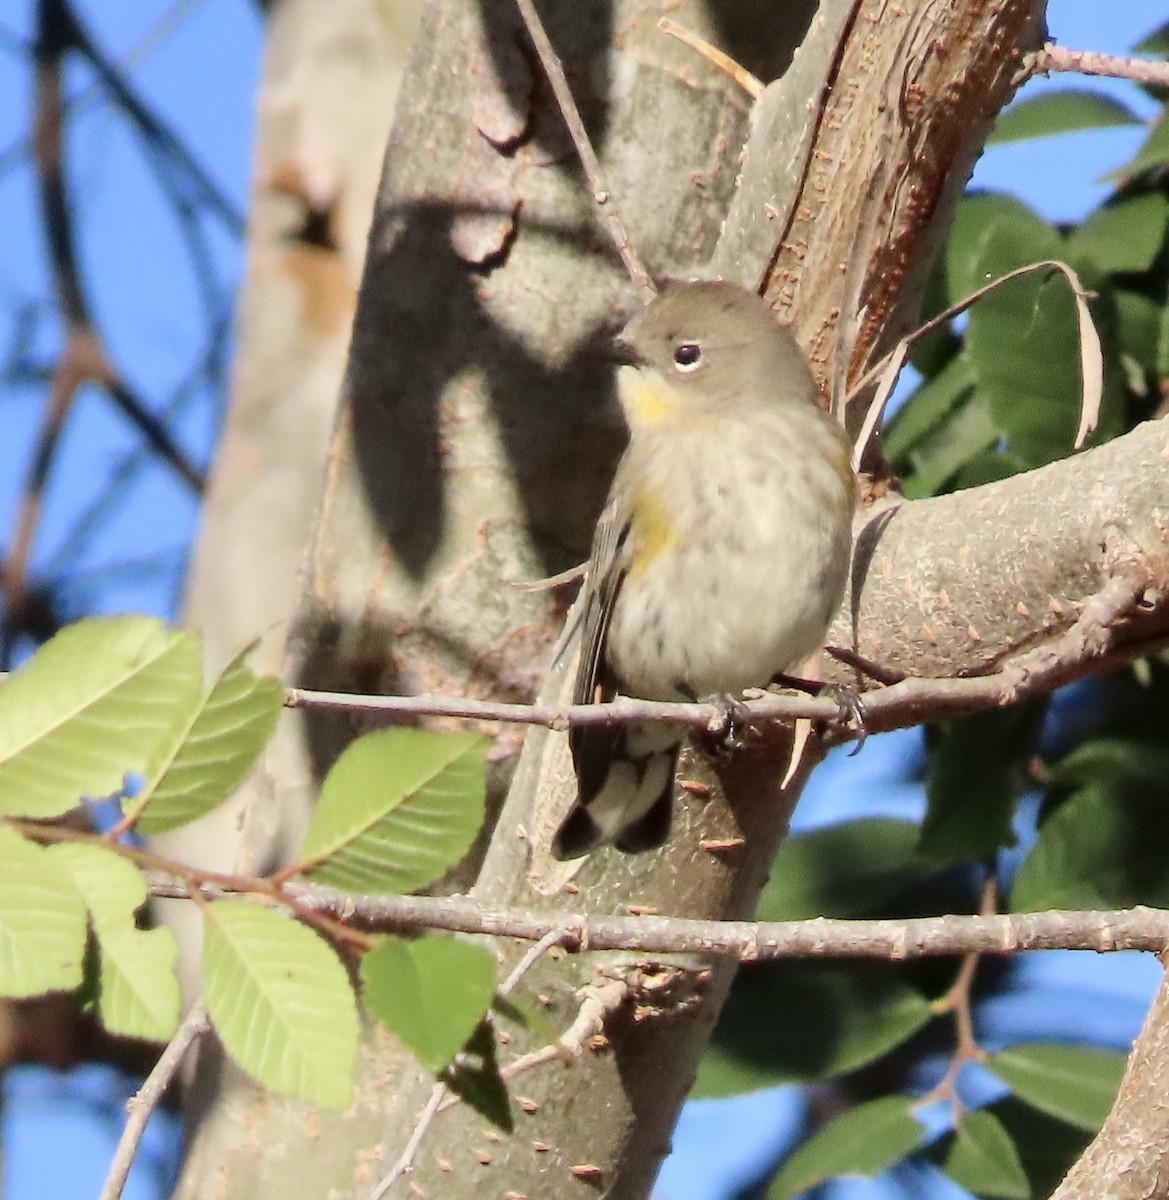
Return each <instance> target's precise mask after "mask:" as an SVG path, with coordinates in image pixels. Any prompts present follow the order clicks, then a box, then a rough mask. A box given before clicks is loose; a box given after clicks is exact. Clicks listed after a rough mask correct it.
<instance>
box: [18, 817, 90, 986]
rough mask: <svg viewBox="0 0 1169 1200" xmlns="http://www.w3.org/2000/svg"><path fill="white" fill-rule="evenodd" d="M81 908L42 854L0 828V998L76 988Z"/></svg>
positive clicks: (81, 952) (82, 952) (81, 938)
mask: <svg viewBox="0 0 1169 1200" xmlns="http://www.w3.org/2000/svg"><path fill="white" fill-rule="evenodd" d="M85 940H86V925H85V905H84V904H83V903H82V900H81V897H80V896H79V895H78V894H77V891H76V889H75V888H74V887H73V885H72V884H71V883H70V882H69V877H68V876H67V875H66V874H65V873H64V871H62V870H61V868H60V867H59V866H58V865H57V864H56V863H55V862H54V861H53V859H52V858H51V857H50V856H49V855H48V854H47V853H46V852H45V850H44V849H43V848H42V847H40V846H37V845H34V844H33V843H32V842H29V841H26V840H25V839H24V838H22V837H21V836H20V835H19V834H18V833H16V831H15V830H12V829H8V828H5V827H4V826H2V825H0V996H11V997H13V998H16V999H20V998H23V997H26V996H39V995H42V994H43V993H45V992H59V991H72V990H73V989H74V988H76V987H80V986H81V980H82V963H83V960H84V955H85Z"/></svg>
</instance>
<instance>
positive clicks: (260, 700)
mask: <svg viewBox="0 0 1169 1200" xmlns="http://www.w3.org/2000/svg"><path fill="white" fill-rule="evenodd" d="M248 650H250V647H248V649H246V650H243V651H241V652H240V653H239V654H238V655H237V656H236V657H235V658H234V659H232V661H231V662H230V663H229V664H228V665H227V666H226V667H225V668H224V671H223V674H222V675H220V677H219V679H218V680H217V681H216V683H215V686H214V687H212V689H211V690H210V691H209V692H208V693H207V695H206V696H205V697H204V698H203V701H202V703H201V704H199V705H198V706H197V707H196V708H194V709H193V710H192V711H191V713H190V725H189V728H188V729H187V731H186V733H185V736H184V737H183V738H182V740H181V741H180V742H179V743H178V744H177V745H176V746H175V748H174V753H173V755H171V756H169V757H168V760H167V761H166V762H165V763H163V764H161V765H160V769H159V772H158V775H157V776H156V778H155V779H154V780H153V781H152V784H153V786H151V787H148V788H147V790H146V792H145V794H144V795H143V796H142V797H141V798H140V799H136V800H135V801H134V802H133V804H132V805H131V806H128V807H129V808H130V811H131V813H133V812H137V811H138V810H141V813H140V815H139V816H137V817H136V818H135V821H134V824H135V826H136V828H137V830H138V832H139V833H143V834H154V833H161V832H163V831H164V830H167V829H174V828H176V827H177V826H179V825H186V824H188V823H189V822H190V821H194V820H196V819H197V818H198V817H201V816H204V815H205V814H206V813H208V812H210V811H211V810H212V809H214V808H215V807H216V806H217V805H219V804H220V803H222V801H223V800H225V799H226V798H227V797H228V796H229V795H230V794H231V793H232V792H233V791H234V790H235V789H236V788H237V787H238V786H239V784H240V783H242V782H243V780H244V778H245V777H246V775H247V773H248V772H249V771H250V770H251V769H252V766H253V764H254V763H255V761H256V759H257V758H258V757H259V755H260V751H261V750H263V748H264V746H265V745H266V744H267V742H268V739H269V738H270V737H271V736H272V731H273V730H274V729H275V728H276V720H277V718H278V717H279V716H280V711H281V708H282V707H283V695H284V693H283V689H282V688H281V686H280V684H279V683H278V682H277V681H276V680H275V679H268V678H257V677H256V676H255V675H253V674H252V672H251V671H249V670H248V668H247V666H245V664H244V656H245V655H246V654H247V653H248Z"/></svg>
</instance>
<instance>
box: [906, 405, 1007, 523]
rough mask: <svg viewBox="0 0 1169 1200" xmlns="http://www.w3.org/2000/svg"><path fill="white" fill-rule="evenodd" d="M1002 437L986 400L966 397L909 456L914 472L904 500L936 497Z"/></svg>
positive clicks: (910, 477)
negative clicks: (946, 484) (969, 463)
mask: <svg viewBox="0 0 1169 1200" xmlns="http://www.w3.org/2000/svg"><path fill="white" fill-rule="evenodd" d="M1001 436H1002V433H1001V431H1000V430H999V427H998V426H997V425H996V424H995V421H994V418H993V417H992V416H991V412H990V406H989V405H988V404H987V402H986V397H985V396H981V395H971V396H969V397H967V398H966V399H965V400H964V401H963V403H961V404H960V405H959V406H958V407H957V408H956V409H955V410H954V412H953V414H952V415H951V416H950V417H949V418H948V419H947V420H945V421H942V422H941V423H940V424H939V425H938V426H937V427H936V428H935V429H933V430H931V431H930V433H929V435H928V436H927V437H925V438H923V439H922V440H921V441H920V442H918V444H917V445H916V446H915V447H914V449H913V453H912V454H911V455H910V456H909V460H910V462H911V463H912V464H913V472H912V474H910V475H907V476H906V478H905V485H904V486H905V494H906V496H908V497H909V498H910V499H911V500H918V499H921V498H922V497H923V496H936V495H937V494H938V493H939V492H940V491H941V490H942V488H943V486H944V485H945V483H946V482H947V481H948V480H949V479H951V478H952V477H953V476H954V475H955V473H956V472H958V471H960V470H961V469H962V467H963V466H964V465H965V464H966V463H968V462H970V461H971V460H972V459H974V458H976V457H977V456H978V455H979V454H981V453H982V452H983V451H984V450H985V449H986V448H987V447H988V446H993V445H994V444H995V443H996V442H997V441H998V440H999V439H1000V438H1001Z"/></svg>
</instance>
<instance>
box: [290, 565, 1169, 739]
mask: <svg viewBox="0 0 1169 1200" xmlns="http://www.w3.org/2000/svg"><path fill="white" fill-rule="evenodd" d="M1114 569H1115V570H1117V573H1116V574H1114V575H1112V576H1110V577H1109V578H1107V579H1106V580H1105V582H1104V584H1103V585H1102V587H1101V590H1100V592H1099V593H1097V595H1095V596H1091V597H1089V598H1088V599H1087V600H1085V601H1084V603H1083V608H1082V611H1081V613H1080V616H1079V618H1078V619H1077V620H1076V621H1075V622H1074V623H1073V624H1072V625H1071V626H1070V627H1069V628H1068V629H1067V630H1066V631H1065V632H1064V633H1063V634H1062V635H1061V636H1060V637H1058V638H1055V639H1054V640H1053V641H1051V642H1048V643H1045V644H1044V645H1041V646H1037V647H1036V648H1035V649H1033V650H1030V651H1027V652H1026V653H1024V654H1021V655H1019V656H1018V657H1017V658H1013V659H1011V660H1010V661H1008V662H1006V663H1004V664H1003V666H1002V668H1001V669H1000V670H999V671H996V672H994V673H992V674H989V675H973V676H961V677H947V678H940V679H932V678H925V677H921V676H910V677H909V678H906V679H903V680H902V681H901V682H899V683H894V684H892V685H891V686H889V687H885V688H878V689H875V690H872V691H868V692H866V693H865V700H864V703H865V726H866V731H867V732H868V733H881V732H886V731H888V730H891V729H902V728H906V727H908V726H911V725H917V724H920V723H921V722H922V721H924V720H932V721H936V720H943V719H946V718H950V717H956V716H962V715H965V714H966V713H970V712H976V711H978V710H980V709H984V708H989V707H994V706H999V707H1001V706H1003V705H1007V704H1014V703H1016V702H1017V701H1019V700H1025V699H1029V698H1030V697H1032V696H1037V695H1043V694H1046V693H1048V692H1051V691H1053V690H1054V689H1055V688H1057V687H1061V686H1063V685H1064V684H1066V683H1070V682H1071V681H1072V680H1074V679H1079V678H1083V677H1084V676H1086V675H1087V674H1089V673H1098V672H1100V671H1103V670H1105V669H1111V668H1114V667H1116V666H1118V665H1122V664H1123V663H1124V662H1126V661H1130V660H1131V659H1133V658H1136V657H1140V656H1141V655H1142V654H1144V653H1148V652H1150V651H1151V649H1153V648H1154V646H1153V645H1151V644H1150V643H1146V642H1144V641H1139V640H1133V641H1126V643H1125V644H1124V645H1122V646H1118V645H1116V644H1115V641H1116V639H1115V634H1116V626H1117V625H1118V623H1120V622H1121V621H1123V620H1126V619H1129V618H1135V617H1136V616H1137V615H1138V613H1139V612H1140V603H1141V599H1142V596H1143V593H1144V590H1145V588H1146V587H1149V586H1151V585H1152V584H1153V583H1154V581H1153V580H1152V579H1151V578H1150V577H1149V576H1148V575H1147V574H1146V573H1145V572H1144V570H1143V568H1141V567H1140V565H1139V564H1136V563H1133V564H1127V565H1125V566H1124V567H1123V568H1114ZM1143 616H1145V617H1146V618H1148V619H1149V620H1150V621H1152V623H1153V624H1154V625H1156V624H1157V620H1160V618H1157V620H1154V618H1156V617H1157V614H1156V613H1153V612H1149V613H1146V614H1143ZM1155 637H1156V638H1163V637H1164V632H1163V630H1160V631H1158V632H1156V633H1155ZM284 703H285V705H286V706H287V707H289V708H336V709H343V710H349V711H374V712H379V713H386V714H389V713H393V714H400V715H427V716H447V717H459V718H463V719H466V720H474V721H506V722H511V723H514V724H520V725H542V726H545V727H547V728H549V729H555V730H560V731H563V730H566V729H568V728H569V727H570V726H572V727H580V726H585V725H617V724H623V723H627V722H630V721H660V722H663V723H668V724H672V725H678V726H682V727H685V728H689V729H696V730H701V729H708V728H711V727H712V726H714V725H715V724H716V723H717V722H720V721H721V720H723V717H724V714H723V713H722V712H721V710H720V709H719V708H718V706H717V705H714V704H689V703H678V704H671V703H666V702H663V701H655V700H631V699H627V698H622V699H619V700H614V701H611V702H609V703H606V704H532V705H529V704H506V703H496V702H493V701H487V700H471V699H466V698H464V697H460V696H355V695H352V694H350V693H346V692H314V691H308V690H305V689H300V688H290V689H288V690H287V691H286V692H285V697H284ZM798 718H805V719H807V720H811V721H818V722H822V723H824V724H825V725H827V726H828V727H829V730H830V732H831V735H832V738H833V740H846V739H847V738H848V737H851V736H854V734H855V731H852V730H850V729H849V728H847V727H846V726H844V725H843V724H842V723H841V722H840V706H839V705H838V704H837V702H836V701H835V700H833V699H831V698H830V697H826V696H803V695H794V694H777V693H771V692H768V693H765V694H763V695H761V696H752V697H751V698H749V699H747V700H745V702H744V704H743V706H742V710H741V721H742V724H744V725H747V726H759V725H766V724H769V723H770V722H773V721H792V720H796V719H798ZM736 719H737V720H738V719H740V714H739V713H736Z"/></svg>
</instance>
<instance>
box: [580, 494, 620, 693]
mask: <svg viewBox="0 0 1169 1200" xmlns="http://www.w3.org/2000/svg"><path fill="white" fill-rule="evenodd" d="M629 526H630V521H629V514H628V513H627V512H625V511H624V506H618V505H616V504H614V503H613V502H612V501H610V502H609V504H608V505H606V507H605V511H604V512H603V513H601V519H600V520H599V521H598V522H597V531H596V534H595V535H594V537H593V552H592V554H591V555H590V557H589V574H588V579H587V581H586V583H585V596H584V605H583V609H584V613H583V616H582V619H581V621H582V628H581V645H580V663H579V665H578V666H577V669H576V686H575V688H574V689H573V693H572V700H573V703H574V704H593V703H595V702H596V701H597V700H598V699H600V700H611V699H612V698H613V695H614V693H615V692H616V690H617V689H616V682H615V680H614V678H613V674H612V672H611V671H609V670H608V669H607V668H606V665H605V654H604V650H605V635H606V634H607V633H608V630H609V622H610V620H611V619H612V616H613V606H614V605H615V604H616V602H617V596H618V594H619V593H620V591H621V584H622V583H623V582H624V580H625V563H624V561H623V558H624V556H623V555H622V553H621V551H622V549H623V548H624V545H625V541H626V539H627V538H628V536H629ZM598 687H599V688H600V694H599V695H598V691H597V689H598Z"/></svg>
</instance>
